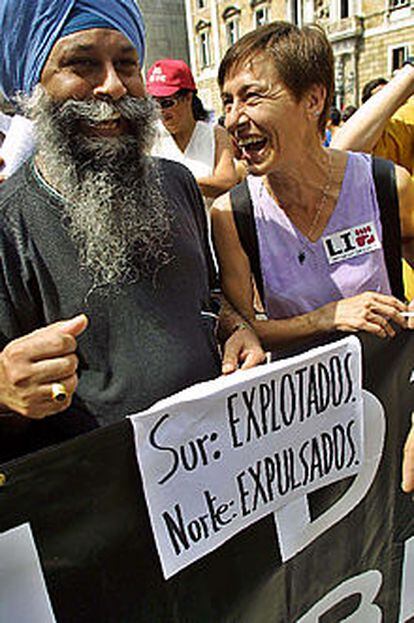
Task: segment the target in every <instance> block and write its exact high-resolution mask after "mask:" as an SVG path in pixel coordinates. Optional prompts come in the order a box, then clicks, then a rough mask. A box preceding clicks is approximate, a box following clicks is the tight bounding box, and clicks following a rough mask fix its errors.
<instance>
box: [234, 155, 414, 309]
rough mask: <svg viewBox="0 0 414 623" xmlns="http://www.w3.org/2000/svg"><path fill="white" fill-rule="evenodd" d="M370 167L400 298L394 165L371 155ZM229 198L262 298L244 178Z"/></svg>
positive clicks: (392, 282) (393, 288)
mask: <svg viewBox="0 0 414 623" xmlns="http://www.w3.org/2000/svg"><path fill="white" fill-rule="evenodd" d="M372 171H373V175H374V182H375V190H376V193H377V199H378V205H379V209H380V214H381V223H382V235H383V243H382V245H383V251H384V259H385V264H386V267H387V272H388V278H389V280H390V286H391V291H392V293H393V294H394V296H396V297H397V298H399V299H401V300H404V285H403V278H402V267H401V231H400V218H399V211H398V195H397V187H396V183H395V166H394V164H393V163H392V162H390V161H388V160H383V159H382V158H376V157H373V158H372ZM230 199H231V204H232V211H233V216H234V221H235V224H236V228H237V233H238V235H239V239H240V243H241V245H242V247H243V249H244V251H245V253H246V255H247V257H248V258H249V261H250V266H251V269H252V273H253V275H254V278H255V281H256V285H257V289H258V290H259V294H260V296H261V298H262V300H264V297H263V295H264V291H263V278H262V273H261V269H260V256H259V243H258V239H257V229H256V223H255V220H254V213H253V204H252V200H251V197H250V193H249V187H248V185H247V181H246V180H243V181H242V182H241V183H240V184H238V185H237V186H236V187H235V188H233V190H232V191H231V192H230Z"/></svg>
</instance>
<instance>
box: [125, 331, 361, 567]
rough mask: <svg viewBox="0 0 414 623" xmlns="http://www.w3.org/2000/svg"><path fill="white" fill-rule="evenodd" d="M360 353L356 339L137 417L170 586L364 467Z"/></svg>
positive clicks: (203, 388)
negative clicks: (252, 530)
mask: <svg viewBox="0 0 414 623" xmlns="http://www.w3.org/2000/svg"><path fill="white" fill-rule="evenodd" d="M360 361H361V353H360V346H359V342H358V340H357V339H356V338H353V337H350V338H346V339H344V340H341V341H340V342H335V343H334V344H332V345H328V346H324V347H321V348H317V349H313V350H310V351H308V352H307V353H305V354H303V355H300V356H296V357H293V358H290V359H285V360H283V361H281V362H276V363H273V364H270V365H267V366H261V367H259V368H255V369H254V370H250V371H247V372H238V373H236V374H234V375H232V376H230V377H221V378H219V379H216V380H214V381H210V382H208V383H201V384H199V385H195V386H193V387H191V388H188V389H186V390H184V391H183V392H180V393H179V394H176V395H175V396H172V397H171V398H168V399H166V400H163V401H161V402H159V403H157V404H156V405H155V406H154V407H152V408H151V409H150V410H148V411H146V412H144V413H141V414H138V415H135V416H133V417H132V423H133V426H134V431H135V442H136V449H137V456H138V461H139V465H140V468H141V473H142V478H143V484H144V491H145V495H146V499H147V503H148V508H149V514H150V518H151V523H152V527H153V530H154V535H155V540H156V543H157V547H158V551H159V555H160V559H161V564H162V567H163V571H164V575H165V577H166V578H168V577H170V576H171V575H173V574H174V573H176V572H177V571H178V570H180V569H182V568H183V567H185V566H187V565H188V564H190V563H191V562H193V561H195V560H197V559H199V558H200V557H202V556H204V555H205V554H207V553H208V552H210V551H211V550H213V549H215V548H216V547H218V546H219V545H221V544H222V543H224V542H225V541H226V540H227V539H229V538H230V537H231V536H233V535H234V534H236V533H237V532H239V531H240V530H241V529H243V528H245V527H246V526H248V525H249V524H251V523H253V522H255V521H257V520H258V519H260V518H261V517H263V516H265V515H267V514H269V513H271V512H273V511H275V510H276V509H278V508H281V507H282V506H284V505H285V504H288V503H289V502H291V501H292V500H293V499H295V498H297V497H299V496H303V495H305V494H306V493H308V492H310V491H313V490H315V489H318V488H319V487H321V486H324V485H326V484H328V483H330V482H334V481H337V480H340V479H342V478H345V477H346V476H349V475H351V474H355V473H356V472H358V470H359V465H360V464H361V461H362V456H361V453H362V399H361V364H360Z"/></svg>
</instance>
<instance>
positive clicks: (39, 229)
mask: <svg viewBox="0 0 414 623" xmlns="http://www.w3.org/2000/svg"><path fill="white" fill-rule="evenodd" d="M159 163H160V167H161V178H162V180H163V189H164V190H165V195H166V197H167V198H168V204H169V209H170V211H171V214H172V246H171V261H170V262H169V263H168V264H167V265H165V266H163V267H162V268H161V269H160V270H159V271H158V272H157V273H156V276H155V278H153V279H147V280H140V281H138V282H135V283H130V284H128V285H125V286H122V287H121V288H120V289H119V290H118V291H115V290H114V291H111V292H104V293H103V292H102V291H100V290H99V289H98V290H96V289H95V290H92V291H91V281H90V278H89V276H88V274H87V273H86V272H85V271H80V270H79V262H78V256H77V249H76V245H75V244H74V243H73V241H72V239H71V238H70V235H69V233H68V231H67V229H66V228H65V226H64V224H63V223H62V203H61V198H60V197H59V196H58V195H57V194H55V193H54V192H53V191H52V190H51V189H50V188H48V187H47V186H46V185H45V184H44V182H43V181H42V179H41V178H40V176H39V174H38V173H37V172H36V171H35V168H34V165H33V163H29V164H27V165H26V166H24V167H23V168H22V169H21V170H20V171H19V172H18V173H17V174H16V175H14V176H13V177H12V178H10V180H9V181H8V182H7V183H6V184H5V185H4V187H3V188H2V189H1V190H0V258H1V265H0V348H3V347H4V346H5V345H6V344H7V343H8V342H9V341H10V340H12V339H14V338H16V337H19V336H22V335H25V334H27V333H29V332H30V331H33V330H34V329H37V328H39V327H42V326H45V325H47V324H50V323H52V322H55V321H57V320H62V319H65V318H71V317H72V316H75V315H76V314H79V313H85V314H86V315H87V316H88V318H89V326H88V328H87V330H86V331H85V332H84V333H83V334H82V335H81V336H80V337H79V338H78V352H77V354H78V357H79V386H78V389H77V392H76V396H75V398H74V400H73V403H72V406H71V408H69V409H68V411H67V412H65V413H64V414H57V415H55V416H51V417H48V418H46V419H45V420H44V421H42V422H40V423H38V422H33V423H30V422H24V425H22V426H21V428H22V431H23V432H22V435H23V436H26V437H27V438H28V439H29V437H30V439H29V441H28V442H27V443H28V445H27V447H26V449H23V451H28V450H31V449H34V448H36V447H38V446H39V445H47V444H49V443H53V442H54V441H59V440H61V439H64V438H68V437H71V436H73V435H75V434H78V433H80V432H84V431H86V430H88V429H90V428H93V427H94V426H96V422H98V423H99V424H109V423H112V422H116V421H118V420H119V419H121V418H122V417H123V416H125V415H127V414H129V413H133V412H136V411H139V410H142V409H145V408H147V407H149V406H150V405H151V404H153V403H154V402H155V401H157V400H159V399H161V398H163V397H165V396H168V395H169V394H172V393H174V392H176V391H178V390H180V389H182V388H184V387H186V386H188V385H190V384H192V383H194V382H197V381H201V380H206V379H209V378H212V377H214V376H216V375H217V374H218V373H219V357H218V352H217V346H216V341H215V336H214V322H213V321H212V320H211V316H209V314H208V313H207V314H206V313H205V312H210V311H211V299H210V287H211V285H212V277H211V258H210V255H209V250H208V243H207V234H206V223H205V220H206V219H205V213H204V207H203V203H202V199H201V195H200V193H199V190H198V187H197V186H196V183H195V181H194V179H193V178H192V176H191V174H190V173H189V172H188V171H187V170H186V169H185V168H184V167H183V166H181V165H179V164H177V163H172V162H169V161H163V160H160V161H159ZM21 419H23V418H21ZM0 420H1V417H0ZM29 425H30V426H29ZM0 427H1V423H0ZM5 427H6V420H4V421H3V429H5ZM28 427H29V428H30V430H27V429H28ZM0 430H1V428H0ZM24 431H26V432H25V433H24ZM23 433H24V434H23ZM19 435H20V433H19ZM19 435H18V436H17V437H18V438H19ZM23 436H22V440H23ZM36 436H38V437H39V439H40V441H36ZM22 443H23V442H22ZM23 445H24V443H23ZM19 451H20V450H19ZM0 458H1V457H0Z"/></svg>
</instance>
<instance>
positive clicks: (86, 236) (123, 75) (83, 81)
mask: <svg viewBox="0 0 414 623" xmlns="http://www.w3.org/2000/svg"><path fill="white" fill-rule="evenodd" d="M105 33H106V34H105ZM67 40H71V41H69V45H68V46H67V47H65V45H63V44H64V43H67ZM99 42H100V43H101V45H98V44H99ZM131 48H132V46H131V45H130V44H129V42H128V41H127V40H126V39H125V37H123V35H121V34H120V33H117V32H116V31H112V30H109V31H108V30H105V29H94V30H91V31H85V32H82V33H76V34H74V35H69V36H68V37H65V38H64V39H62V40H60V41H59V42H58V43H57V44H56V46H55V48H54V49H53V50H52V53H51V55H50V57H49V59H48V61H47V63H46V65H45V69H44V70H43V73H42V81H41V85H39V86H38V87H37V88H36V89H35V92H34V94H33V95H32V96H31V98H30V99H29V101H28V102H27V109H28V112H29V114H30V116H31V117H32V119H33V120H34V122H35V124H36V134H37V147H38V162H39V165H40V168H41V171H42V173H43V174H44V176H45V178H46V180H47V181H48V182H49V184H51V186H53V187H54V189H55V190H57V191H58V192H59V193H60V194H61V195H62V198H63V199H64V202H63V208H62V213H63V214H62V215H63V216H64V217H66V219H65V221H67V222H68V223H69V225H68V229H69V232H70V234H71V236H72V238H73V241H74V243H75V244H76V246H77V247H78V251H79V259H80V266H81V269H84V270H87V271H88V272H89V274H90V276H91V279H92V282H93V284H94V285H95V286H100V285H119V284H120V283H123V282H125V281H129V280H131V279H138V278H142V277H145V276H148V275H153V274H154V272H155V271H156V270H158V269H159V267H160V266H162V265H163V264H164V263H165V262H166V261H168V259H169V253H168V246H169V232H170V218H169V214H168V211H167V205H166V199H165V196H164V193H163V192H162V185H161V180H160V177H159V171H158V167H157V165H156V163H155V161H154V160H152V159H151V158H149V156H148V154H149V151H150V149H151V145H152V142H153V139H154V133H155V122H156V119H157V118H158V113H157V108H156V105H155V104H154V103H153V101H152V100H151V98H148V97H145V94H144V91H143V86H142V80H141V77H140V72H139V68H138V67H137V66H136V62H137V61H136V53H135V51H134V49H133V48H132V51H131ZM137 76H139V79H137Z"/></svg>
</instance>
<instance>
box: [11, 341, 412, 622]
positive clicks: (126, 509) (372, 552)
mask: <svg viewBox="0 0 414 623" xmlns="http://www.w3.org/2000/svg"><path fill="white" fill-rule="evenodd" d="M361 340H362V343H363V351H364V375H363V378H364V383H363V385H364V388H365V389H366V390H368V391H370V392H372V393H373V394H374V395H375V396H376V397H377V398H378V399H379V400H380V401H381V403H382V405H383V407H384V411H385V417H386V419H387V426H386V439H385V445H384V448H383V452H382V457H381V460H380V463H379V468H378V471H377V472H376V474H375V478H374V480H373V482H372V485H371V486H369V487H368V488H367V490H366V491H365V493H364V496H363V498H362V500H361V501H360V502H359V503H358V504H356V505H355V506H354V507H353V508H352V510H351V511H350V512H349V513H347V514H346V515H345V516H343V517H342V519H341V521H338V522H337V523H334V525H331V526H330V527H329V529H328V530H326V531H325V532H323V534H321V535H320V536H319V537H318V538H317V539H316V540H314V541H313V542H312V543H311V544H310V545H308V546H307V547H305V548H304V549H303V550H302V551H300V552H299V553H298V554H297V555H296V556H294V557H293V558H291V559H290V560H288V561H287V562H285V563H284V564H283V563H282V561H281V554H280V549H279V544H278V532H277V528H276V527H275V522H274V517H273V516H272V514H270V515H269V516H267V517H265V518H264V519H262V520H260V521H258V522H257V523H255V524H254V525H252V526H250V527H248V528H247V529H245V530H243V531H242V532H240V533H239V534H237V535H235V536H234V537H233V538H232V539H230V540H229V541H227V542H226V543H225V544H224V545H223V546H221V547H219V548H218V549H217V550H215V551H213V552H211V553H210V554H208V555H207V556H205V557H204V558H202V559H200V560H198V561H197V562H195V563H194V564H192V565H191V566H189V567H187V568H186V569H184V570H183V571H181V572H180V573H178V574H177V575H175V576H173V577H172V578H170V579H169V580H167V581H166V580H164V579H163V576H162V572H161V567H160V563H159V559H158V555H157V552H156V548H155V542H154V537H153V533H152V530H151V527H150V522H149V518H148V513H147V509H146V503H145V498H144V493H143V489H142V482H141V478H140V475H139V471H138V468H137V462H136V457H135V453H134V444H133V435H132V428H131V426H130V424H129V422H121V423H119V424H115V425H113V426H110V427H105V428H102V429H100V430H98V431H94V432H92V433H90V434H88V435H83V436H82V437H79V438H78V439H74V440H72V441H69V442H67V443H65V444H63V445H61V446H60V448H58V449H55V448H50V449H46V450H43V451H40V452H38V453H36V454H35V455H32V456H30V457H27V458H25V459H23V460H19V461H14V462H12V463H9V464H7V465H2V467H1V472H2V473H3V474H5V477H6V483H5V485H4V486H2V487H0V507H1V513H0V533H1V532H4V531H6V530H9V529H12V528H14V527H16V526H20V525H21V524H23V523H25V522H30V526H31V530H32V532H33V536H34V541H35V544H36V548H37V550H38V552H39V557H40V562H41V565H42V568H43V573H44V575H45V580H46V585H47V589H48V592H49V595H50V599H51V604H52V607H53V609H54V612H55V616H56V620H57V621H58V622H59V623H94V622H95V621H96V622H97V623H167V622H168V623H236V622H237V623H294V622H297V621H298V620H300V618H301V617H303V616H304V615H305V613H307V612H309V610H310V609H311V608H312V607H313V606H314V605H315V604H316V603H317V602H319V601H320V600H322V599H324V598H326V596H327V595H328V593H329V592H331V591H332V592H333V591H335V590H336V591H337V592H338V587H339V586H340V585H342V583H345V582H347V581H348V582H349V581H351V580H352V579H353V578H355V579H356V578H357V577H361V576H363V575H364V574H365V575H366V576H368V577H365V591H364V592H365V595H364V596H363V595H362V594H361V593H360V591H359V589H360V586H361V583H363V582H362V577H361V580H360V581H359V582H355V585H354V591H353V594H352V595H351V597H349V598H346V599H344V598H343V596H341V595H337V597H336V599H335V598H334V599H331V600H330V602H329V606H328V607H329V611H328V612H325V614H323V615H321V616H320V617H318V616H317V615H314V617H313V618H310V619H309V620H312V621H318V622H319V623H339V621H342V620H344V619H345V618H346V617H349V616H351V614H353V618H354V620H355V621H360V622H361V623H364V622H365V621H367V620H371V619H368V618H367V617H370V615H371V614H373V615H374V620H382V621H383V622H384V623H394V622H396V621H398V620H400V619H399V610H400V595H401V589H400V586H401V575H402V561H403V557H404V543H406V542H407V541H408V539H410V538H413V537H414V513H413V502H412V501H411V497H410V496H407V495H404V494H403V493H402V492H401V489H400V457H401V451H402V445H403V440H404V438H405V436H406V434H407V431H408V429H409V426H410V413H411V410H412V405H413V400H414V384H412V383H411V384H410V383H409V378H410V374H411V370H412V352H413V346H414V334H413V332H409V331H404V332H400V333H399V334H398V335H397V336H396V338H395V339H393V340H379V339H377V338H376V337H375V336H370V335H367V334H365V335H362V336H361ZM252 460H253V458H252ZM218 484H219V483H218ZM339 484H341V483H338V485H339ZM200 487H202V479H201V481H200ZM322 492H324V496H321V495H320V492H319V491H318V492H315V493H312V494H310V500H311V511H312V518H315V517H317V516H319V515H320V514H321V513H322V512H323V511H324V510H325V509H326V508H330V507H331V506H332V505H333V504H334V503H335V501H336V500H337V499H338V495H337V488H336V487H335V486H333V487H332V486H331V487H326V488H324V489H323V490H322ZM216 493H217V495H218V499H222V494H221V492H220V487H219V486H218V490H217V492H216ZM11 571H12V570H11ZM5 574H6V575H7V582H8V584H7V586H8V587H11V586H12V579H13V578H12V577H11V574H8V573H7V569H5ZM372 576H374V577H372ZM9 590H11V589H10V588H9ZM407 590H408V591H411V590H412V587H411V586H407ZM366 593H368V595H367V594H366ZM24 598H25V596H24V595H22V599H24ZM378 613H380V615H378ZM377 615H378V616H377ZM375 617H376V618H375ZM378 617H380V618H378ZM381 617H382V618H381ZM410 620H411V619H410ZM2 623H3V621H2ZM4 623H15V622H14V621H7V622H6V621H5V622H4ZM16 623H17V622H16ZM406 623H408V620H406Z"/></svg>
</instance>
